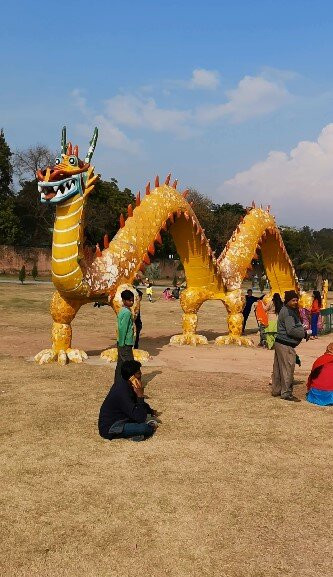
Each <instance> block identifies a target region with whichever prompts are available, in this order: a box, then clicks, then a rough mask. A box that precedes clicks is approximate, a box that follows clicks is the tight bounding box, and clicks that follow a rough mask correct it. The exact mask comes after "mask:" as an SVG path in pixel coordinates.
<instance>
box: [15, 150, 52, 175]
mask: <svg viewBox="0 0 333 577" xmlns="http://www.w3.org/2000/svg"><path fill="white" fill-rule="evenodd" d="M55 156H56V155H55V153H54V152H52V151H51V150H50V149H49V148H48V147H47V146H45V145H44V144H36V145H35V146H30V147H29V148H25V149H21V150H16V152H14V155H13V157H14V163H13V164H14V172H15V174H16V175H17V176H18V178H19V180H20V182H25V181H27V180H35V179H36V172H37V170H38V169H41V168H45V167H47V166H52V165H53V164H54V160H55Z"/></svg>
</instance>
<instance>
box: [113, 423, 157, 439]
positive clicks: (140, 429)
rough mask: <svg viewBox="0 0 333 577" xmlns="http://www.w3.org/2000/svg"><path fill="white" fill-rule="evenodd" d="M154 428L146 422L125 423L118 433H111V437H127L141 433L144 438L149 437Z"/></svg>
mask: <svg viewBox="0 0 333 577" xmlns="http://www.w3.org/2000/svg"><path fill="white" fill-rule="evenodd" d="M154 431H155V429H154V428H153V427H151V425H148V424H147V423H125V424H124V428H123V430H122V432H121V433H119V434H118V435H112V437H111V438H112V439H128V438H130V437H138V436H139V435H143V436H144V438H145V439H148V437H151V436H152V435H153V433H154Z"/></svg>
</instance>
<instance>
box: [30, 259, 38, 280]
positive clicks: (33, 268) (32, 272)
mask: <svg viewBox="0 0 333 577" xmlns="http://www.w3.org/2000/svg"><path fill="white" fill-rule="evenodd" d="M31 276H32V278H33V279H34V280H36V278H37V277H38V269H37V264H36V263H35V262H34V266H33V267H32V271H31Z"/></svg>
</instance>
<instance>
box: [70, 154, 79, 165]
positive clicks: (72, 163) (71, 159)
mask: <svg viewBox="0 0 333 577" xmlns="http://www.w3.org/2000/svg"><path fill="white" fill-rule="evenodd" d="M68 162H69V164H71V165H72V166H76V165H77V160H76V156H70V157H69V159H68Z"/></svg>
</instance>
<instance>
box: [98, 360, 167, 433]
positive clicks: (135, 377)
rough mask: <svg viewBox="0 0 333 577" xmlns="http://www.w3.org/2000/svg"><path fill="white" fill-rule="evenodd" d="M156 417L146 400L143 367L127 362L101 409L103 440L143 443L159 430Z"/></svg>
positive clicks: (100, 421) (99, 427)
mask: <svg viewBox="0 0 333 577" xmlns="http://www.w3.org/2000/svg"><path fill="white" fill-rule="evenodd" d="M156 416H157V413H156V411H154V410H153V409H152V408H151V407H150V406H149V405H148V403H146V402H145V400H144V393H143V385H142V381H141V363H139V362H138V361H125V362H124V363H123V364H122V367H121V377H120V378H119V379H115V382H114V384H113V385H112V387H111V389H110V391H109V393H108V394H107V396H106V397H105V399H104V401H103V404H102V406H101V408H100V412H99V418H98V430H99V434H100V435H101V437H103V439H109V440H110V441H111V440H112V439H132V440H133V441H144V440H145V439H147V438H148V437H151V436H152V435H153V433H154V432H155V430H156V429H157V427H158V421H156V420H155V419H154V417H156Z"/></svg>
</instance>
